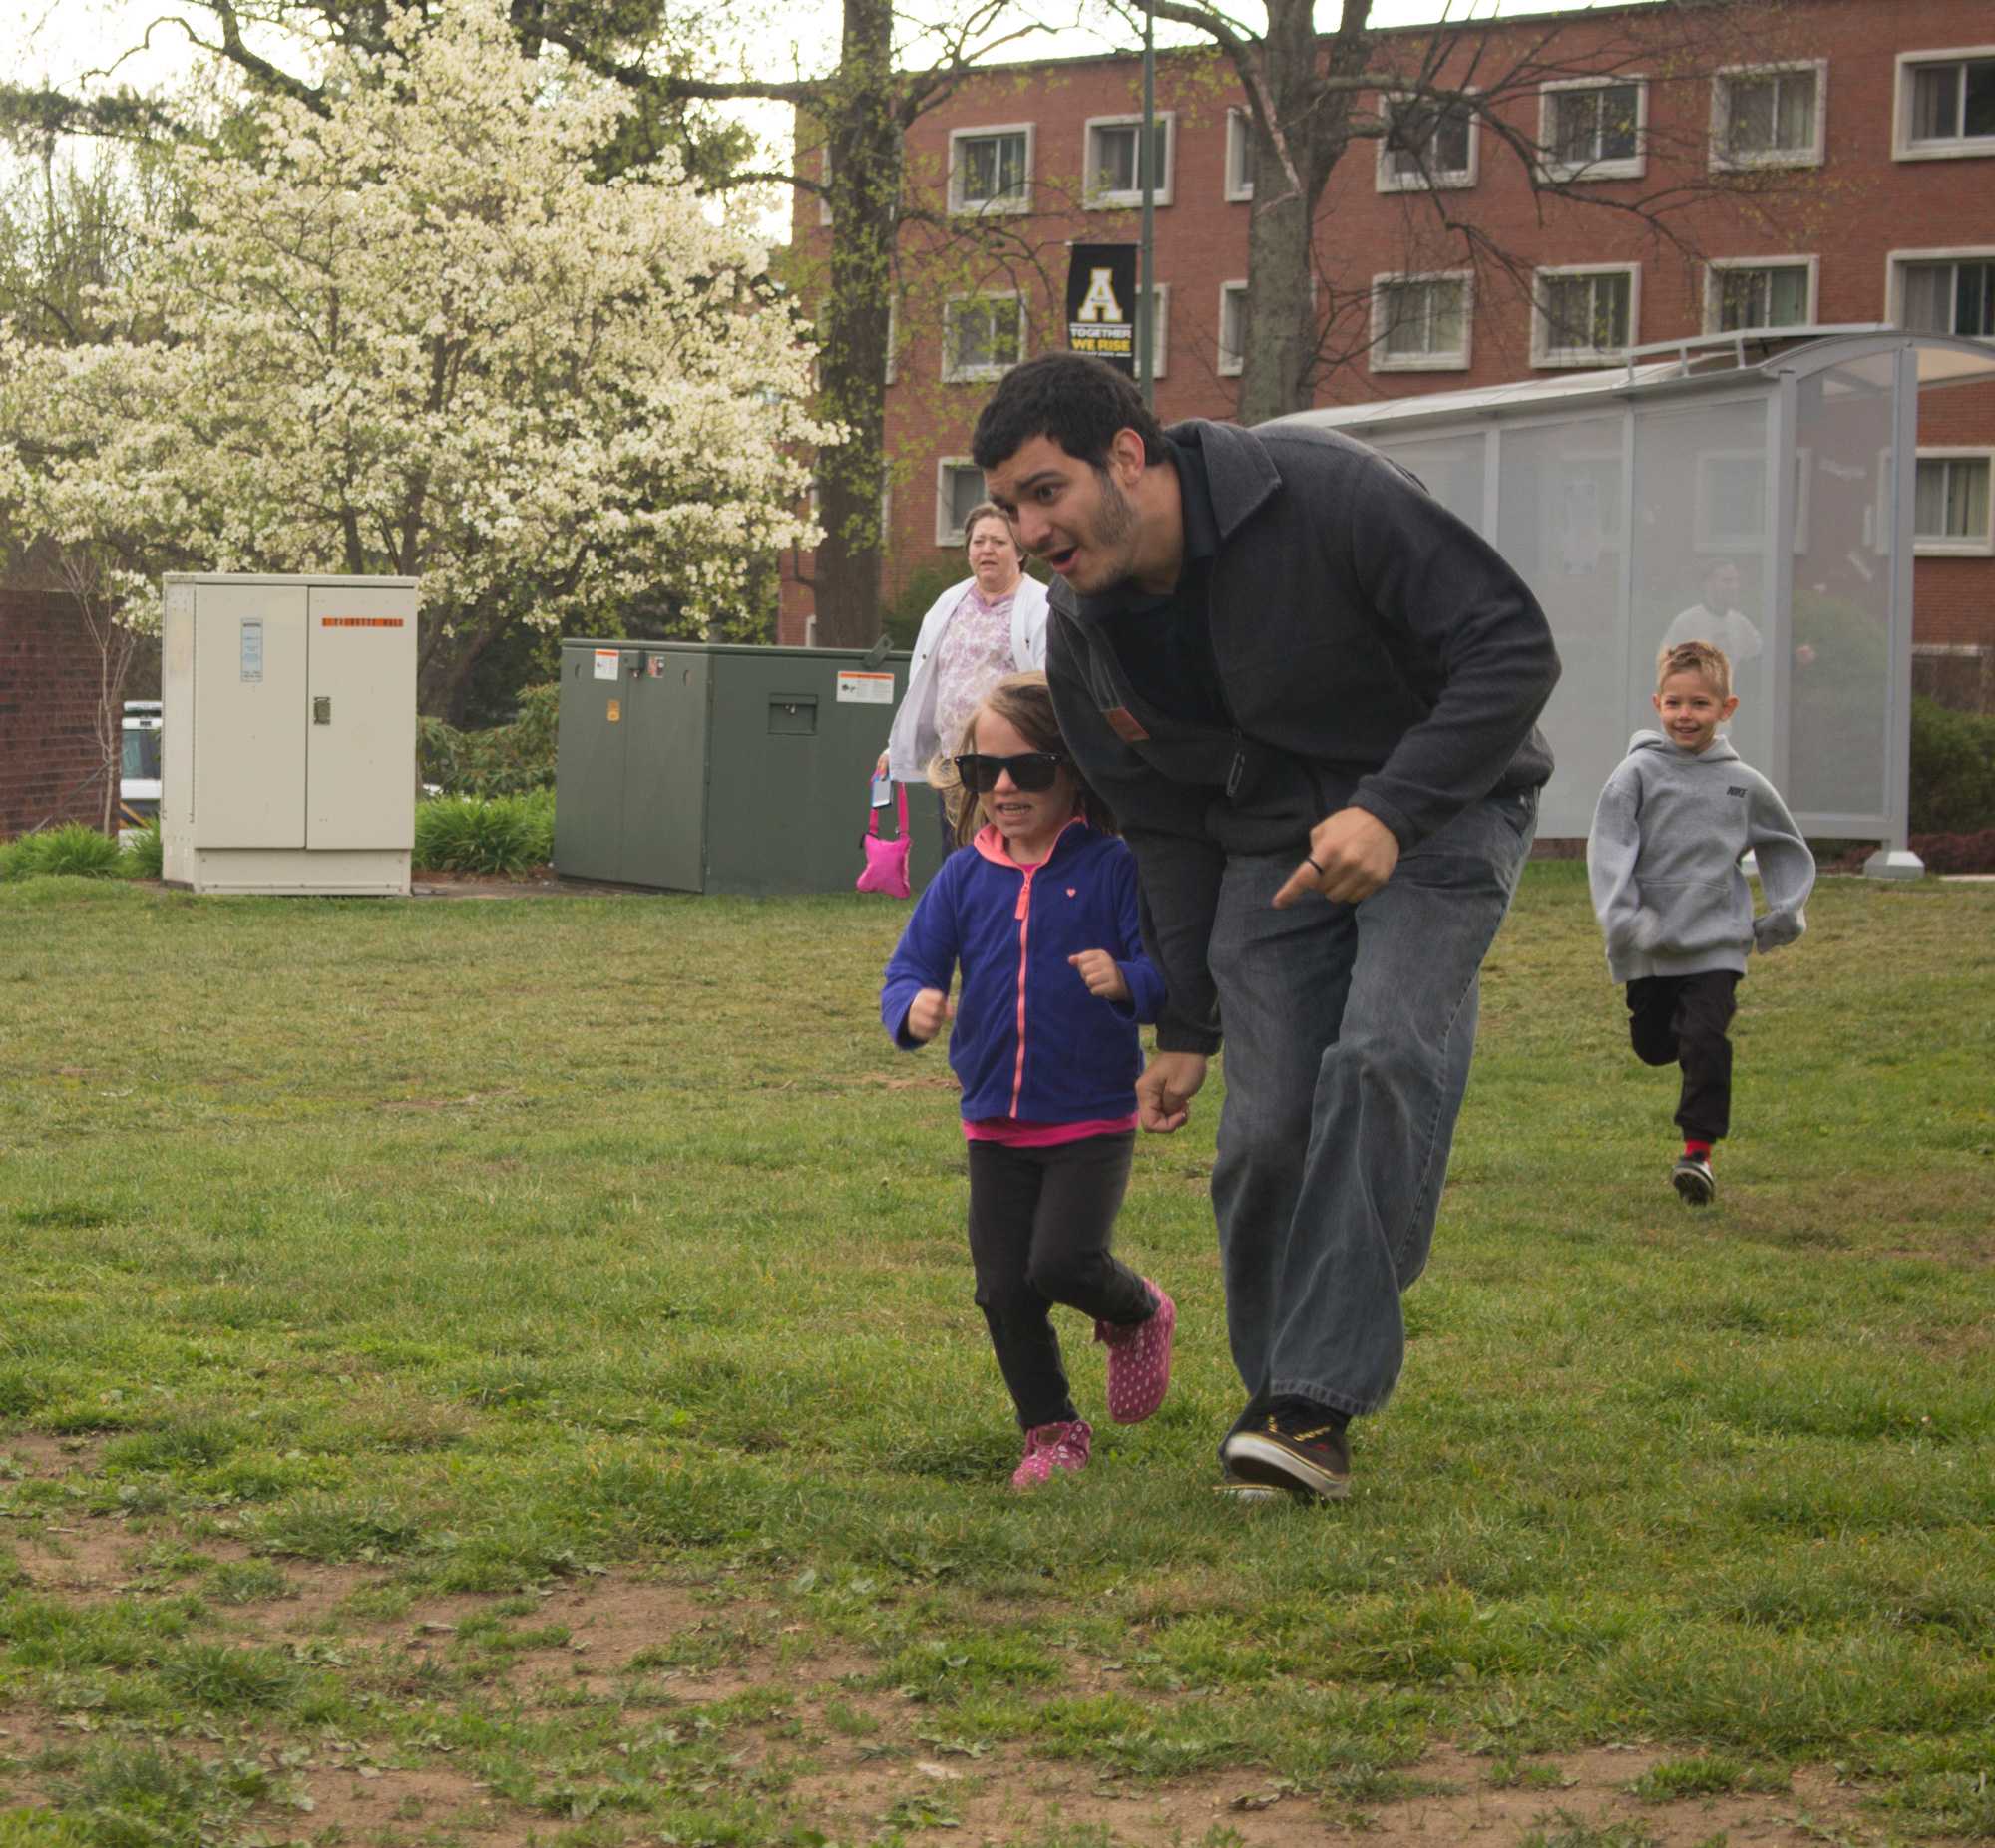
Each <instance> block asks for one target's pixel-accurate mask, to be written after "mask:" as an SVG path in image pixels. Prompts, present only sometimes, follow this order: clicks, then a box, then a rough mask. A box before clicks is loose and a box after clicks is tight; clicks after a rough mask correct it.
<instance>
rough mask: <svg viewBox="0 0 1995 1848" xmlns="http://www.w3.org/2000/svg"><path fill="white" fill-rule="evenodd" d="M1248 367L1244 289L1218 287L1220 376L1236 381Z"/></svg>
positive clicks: (1235, 284) (1243, 286) (1242, 285)
mask: <svg viewBox="0 0 1995 1848" xmlns="http://www.w3.org/2000/svg"><path fill="white" fill-rule="evenodd" d="M1246 364H1247V285H1246V283H1244V282H1222V283H1221V284H1220V285H1219V376H1220V377H1221V378H1235V377H1237V376H1238V375H1239V374H1240V372H1241V371H1242V370H1243V369H1244V368H1245V366H1246Z"/></svg>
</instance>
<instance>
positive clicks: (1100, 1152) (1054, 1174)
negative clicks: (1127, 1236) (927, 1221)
mask: <svg viewBox="0 0 1995 1848" xmlns="http://www.w3.org/2000/svg"><path fill="white" fill-rule="evenodd" d="M1135 1143H1136V1132H1135V1131H1134V1130H1124V1131H1122V1132H1121V1133H1120V1134H1117V1135H1111V1136H1088V1137H1084V1138H1083V1139H1081V1140H1080V1141H1078V1142H1059V1143H1053V1144H1051V1145H1050V1146H1047V1147H1044V1148H1017V1147H1014V1146H1013V1145H1011V1144H1009V1143H1003V1142H972V1143H971V1144H970V1145H969V1146H970V1256H971V1260H972V1262H973V1263H974V1264H975V1266H976V1268H977V1305H978V1307H979V1308H981V1309H982V1310H983V1311H984V1319H985V1321H986V1322H987V1323H989V1324H990V1328H991V1345H992V1346H993V1347H995V1348H996V1349H997V1350H998V1371H999V1372H1001V1373H1002V1374H1003V1375H1004V1384H1005V1385H1006V1386H1008V1387H1009V1388H1010V1390H1011V1398H1012V1401H1013V1402H1014V1403H1015V1404H1016V1406H1017V1408H1018V1423H1019V1425H1020V1427H1021V1428H1023V1429H1025V1430H1030V1429H1031V1428H1032V1427H1033V1426H1034V1425H1039V1424H1058V1423H1065V1422H1068V1421H1070V1420H1072V1419H1074V1418H1077V1417H1079V1416H1080V1414H1079V1413H1078V1412H1077V1411H1075V1410H1074V1408H1073V1400H1072V1398H1071V1397H1070V1396H1069V1395H1068V1392H1067V1382H1066V1369H1065V1367H1063V1366H1062V1365H1061V1364H1060V1349H1059V1337H1058V1336H1057V1335H1056V1334H1054V1332H1053V1324H1052V1317H1051V1315H1050V1314H1049V1313H1048V1311H1049V1310H1050V1309H1051V1307H1052V1305H1053V1304H1054V1303H1055V1302H1060V1303H1064V1304H1066V1306H1067V1307H1069V1308H1075V1309H1078V1310H1079V1311H1080V1312H1081V1313H1082V1314H1083V1315H1092V1316H1094V1317H1095V1318H1096V1319H1097V1320H1100V1321H1110V1322H1123V1323H1128V1322H1138V1321H1147V1320H1148V1319H1149V1317H1150V1315H1151V1313H1152V1311H1153V1310H1154V1308H1155V1306H1156V1305H1155V1301H1154V1299H1153V1298H1152V1297H1151V1295H1150V1293H1149V1291H1148V1289H1147V1288H1146V1287H1145V1285H1144V1283H1143V1280H1142V1279H1141V1278H1140V1277H1138V1276H1137V1275H1136V1273H1135V1272H1133V1271H1132V1270H1130V1269H1129V1267H1128V1266H1127V1265H1125V1264H1122V1263H1120V1262H1119V1261H1118V1260H1116V1259H1115V1258H1114V1257H1112V1256H1111V1255H1110V1253H1109V1250H1108V1244H1109V1240H1110V1238H1111V1237H1112V1235H1113V1233H1114V1230H1115V1214H1116V1211H1117V1209H1118V1208H1119V1207H1120V1206H1121V1204H1122V1195H1123V1192H1124V1190H1125V1189H1126V1188H1127V1187H1128V1185H1129V1165H1130V1161H1131V1159H1132V1157H1133V1155H1134V1152H1135Z"/></svg>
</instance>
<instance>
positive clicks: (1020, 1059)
mask: <svg viewBox="0 0 1995 1848" xmlns="http://www.w3.org/2000/svg"><path fill="white" fill-rule="evenodd" d="M1083 825H1084V824H1083V823H1082V821H1081V818H1080V817H1079V816H1078V815H1076V816H1075V817H1074V818H1073V820H1072V821H1070V822H1068V823H1067V824H1066V827H1063V828H1062V829H1061V830H1060V834H1065V833H1066V830H1067V828H1073V827H1077V826H1083ZM971 845H972V846H973V847H975V848H976V849H977V851H978V852H979V853H980V854H982V855H983V856H984V858H985V859H986V860H989V861H991V862H992V863H993V864H994V865H997V866H1000V867H1009V868H1010V869H1011V870H1012V871H1013V872H1014V873H1016V874H1017V875H1018V876H1019V881H1020V884H1019V887H1018V904H1017V908H1016V910H1014V911H1013V912H1012V914H1011V916H1012V917H1013V918H1015V919H1016V920H1017V921H1018V1017H1017V1025H1018V1056H1017V1058H1016V1060H1015V1061H1013V1063H1012V1066H1011V1108H1010V1109H1009V1111H1007V1112H1006V1115H1008V1116H1011V1117H1013V1118H1015V1117H1016V1116H1017V1114H1018V1100H1019V1099H1020V1098H1021V1097H1023V1096H1024V1094H1025V948H1026V944H1027V943H1028V941H1029V940H1030V937H1031V932H1032V875H1033V874H1034V873H1036V872H1037V871H1038V870H1039V868H1040V867H1043V866H1044V865H1046V863H1047V861H1050V860H1051V859H1052V857H1053V850H1052V848H1048V849H1047V850H1046V858H1045V860H1041V861H1040V862H1038V864H1037V865H1036V866H1029V867H1021V866H1019V865H1018V863H1017V862H1016V861H1015V860H1013V859H1012V858H1011V856H1010V855H1009V854H1008V853H1007V852H1006V851H1005V849H1004V837H1003V836H1002V835H1001V834H999V833H998V829H997V827H996V825H995V824H987V825H986V826H985V827H983V828H980V829H979V830H978V831H977V833H976V834H975V835H974V836H973V837H972V839H971ZM1058 845H1059V838H1058V836H1055V837H1054V839H1053V847H1057V846H1058Z"/></svg>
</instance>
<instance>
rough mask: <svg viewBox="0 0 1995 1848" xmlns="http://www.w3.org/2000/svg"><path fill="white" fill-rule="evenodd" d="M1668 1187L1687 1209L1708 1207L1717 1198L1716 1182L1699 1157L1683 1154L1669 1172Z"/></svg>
mask: <svg viewBox="0 0 1995 1848" xmlns="http://www.w3.org/2000/svg"><path fill="white" fill-rule="evenodd" d="M1670 1185H1671V1186H1672V1187H1674V1188H1675V1189H1676V1190H1677V1193H1678V1195H1679V1196H1680V1197H1681V1198H1682V1200H1683V1203H1684V1205H1685V1206H1687V1207H1708V1206H1710V1205H1711V1203H1712V1202H1713V1201H1714V1200H1715V1199H1717V1198H1718V1181H1717V1178H1716V1177H1715V1176H1714V1175H1713V1174H1712V1172H1711V1164H1710V1163H1709V1162H1708V1161H1706V1160H1705V1159H1704V1157H1703V1156H1701V1155H1690V1154H1683V1155H1679V1156H1678V1157H1677V1165H1676V1166H1675V1167H1674V1168H1672V1169H1671V1170H1670Z"/></svg>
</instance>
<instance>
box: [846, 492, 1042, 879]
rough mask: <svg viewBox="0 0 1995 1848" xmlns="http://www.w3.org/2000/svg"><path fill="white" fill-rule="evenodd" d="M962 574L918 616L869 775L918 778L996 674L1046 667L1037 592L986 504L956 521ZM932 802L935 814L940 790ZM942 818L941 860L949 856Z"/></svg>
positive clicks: (952, 740) (1004, 526)
mask: <svg viewBox="0 0 1995 1848" xmlns="http://www.w3.org/2000/svg"><path fill="white" fill-rule="evenodd" d="M964 532H965V534H966V536H967V537H966V541H965V547H966V550H967V551H968V553H969V554H970V575H969V577H968V578H966V579H965V580H964V581H963V582H962V583H959V584H952V585H951V586H950V587H949V588H948V589H947V590H945V591H944V592H943V593H942V595H941V596H939V597H937V598H936V600H935V602H934V604H933V605H932V606H931V607H930V609H929V612H928V614H927V615H925V616H924V617H923V618H922V626H921V632H920V633H919V634H918V635H917V636H916V637H915V654H914V659H913V660H912V661H911V662H910V663H909V664H908V690H907V692H906V694H905V695H904V696H903V697H902V700H901V705H900V709H899V710H898V711H897V712H896V713H895V714H894V724H893V729H892V730H891V731H890V732H889V733H888V736H887V748H886V749H885V750H884V751H882V752H881V753H880V761H879V763H878V764H877V765H876V766H875V768H874V772H873V774H874V775H875V776H886V775H892V776H893V778H894V779H895V781H897V782H900V783H922V782H926V781H927V780H928V768H929V759H930V758H932V757H933V756H935V754H936V753H937V752H938V751H948V750H953V749H954V748H955V745H956V741H957V739H958V738H960V737H961V736H962V733H963V727H964V725H965V723H966V722H967V721H968V719H969V717H970V715H971V713H972V712H973V711H975V710H976V707H977V702H978V701H979V700H981V699H982V698H983V697H984V695H985V694H986V693H988V692H990V690H991V689H992V687H994V686H995V685H996V684H997V683H998V681H999V680H1001V679H1003V677H1004V676H1005V675H1006V674H1015V673H1023V672H1025V671H1027V670H1028V669H1030V668H1034V667H1043V666H1044V665H1045V664H1046V589H1045V585H1044V584H1042V583H1040V582H1039V581H1038V580H1037V579H1036V578H1034V577H1027V576H1026V575H1025V570H1024V563H1025V561H1024V557H1023V555H1022V554H1020V553H1019V551H1018V543H1017V541H1016V540H1014V539H1013V538H1012V537H1011V528H1010V524H1009V522H1007V521H1006V520H1005V518H1004V516H1003V515H1002V514H1000V513H999V512H998V509H997V508H995V507H993V506H992V505H991V503H990V502H988V501H986V502H983V503H981V504H980V505H978V506H977V507H975V508H973V509H972V510H971V513H970V518H969V519H968V520H966V521H965V522H964ZM936 802H937V805H938V807H939V808H940V806H941V803H942V796H941V792H939V791H938V792H937V796H936ZM955 845H956V844H955V841H954V839H953V838H952V835H951V831H950V826H949V815H948V812H947V811H946V810H944V811H943V816H942V854H943V858H944V859H947V858H948V857H949V855H950V854H951V853H952V852H953V851H954V849H955Z"/></svg>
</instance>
